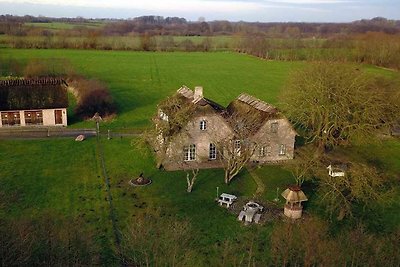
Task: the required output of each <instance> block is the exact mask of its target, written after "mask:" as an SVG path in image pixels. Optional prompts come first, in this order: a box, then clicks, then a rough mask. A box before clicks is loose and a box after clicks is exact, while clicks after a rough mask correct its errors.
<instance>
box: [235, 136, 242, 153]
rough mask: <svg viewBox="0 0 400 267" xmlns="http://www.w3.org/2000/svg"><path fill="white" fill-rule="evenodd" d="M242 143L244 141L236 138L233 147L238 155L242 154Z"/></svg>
mask: <svg viewBox="0 0 400 267" xmlns="http://www.w3.org/2000/svg"><path fill="white" fill-rule="evenodd" d="M241 143H242V142H241V141H240V140H239V139H237V140H234V144H233V148H234V151H235V153H236V154H237V155H238V156H240V149H241V147H242V144H241Z"/></svg>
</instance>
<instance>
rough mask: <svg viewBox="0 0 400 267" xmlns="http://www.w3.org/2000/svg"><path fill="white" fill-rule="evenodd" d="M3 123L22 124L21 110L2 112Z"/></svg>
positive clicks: (8, 124) (9, 124)
mask: <svg viewBox="0 0 400 267" xmlns="http://www.w3.org/2000/svg"><path fill="white" fill-rule="evenodd" d="M1 123H2V124H3V126H13V125H21V118H20V116H19V111H14V112H2V113H1Z"/></svg>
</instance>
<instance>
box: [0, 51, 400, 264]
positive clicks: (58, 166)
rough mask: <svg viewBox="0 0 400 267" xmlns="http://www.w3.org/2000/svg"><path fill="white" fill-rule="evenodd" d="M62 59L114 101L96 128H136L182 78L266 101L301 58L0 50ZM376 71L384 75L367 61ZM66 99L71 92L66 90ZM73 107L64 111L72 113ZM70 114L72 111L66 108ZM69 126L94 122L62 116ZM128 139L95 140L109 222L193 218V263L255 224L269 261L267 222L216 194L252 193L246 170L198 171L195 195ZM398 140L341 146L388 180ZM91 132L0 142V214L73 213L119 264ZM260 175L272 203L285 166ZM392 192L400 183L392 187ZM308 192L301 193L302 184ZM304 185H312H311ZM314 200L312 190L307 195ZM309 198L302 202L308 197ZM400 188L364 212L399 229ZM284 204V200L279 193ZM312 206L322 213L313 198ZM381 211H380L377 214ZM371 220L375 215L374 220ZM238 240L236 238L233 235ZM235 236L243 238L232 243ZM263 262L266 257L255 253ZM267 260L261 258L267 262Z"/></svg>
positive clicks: (213, 259) (104, 255)
mask: <svg viewBox="0 0 400 267" xmlns="http://www.w3.org/2000/svg"><path fill="white" fill-rule="evenodd" d="M8 57H15V58H17V59H19V60H24V61H27V60H29V59H30V58H67V59H69V60H70V61H71V63H72V64H73V65H74V66H75V68H76V69H77V71H78V72H80V73H83V74H85V75H86V76H88V77H91V78H96V79H100V80H102V81H104V82H106V83H107V84H108V85H109V87H110V89H111V93H112V95H113V97H114V98H115V101H116V103H117V105H118V116H117V117H116V118H115V119H114V120H113V121H111V122H104V123H103V125H102V126H101V127H102V129H107V128H110V129H113V130H121V129H122V128H126V129H132V128H142V127H146V126H148V125H149V123H150V117H151V116H152V114H154V112H155V110H156V105H157V103H158V102H159V101H160V100H161V99H163V98H165V97H166V96H168V95H170V94H172V93H174V92H175V91H176V90H177V89H178V88H179V87H180V86H181V85H183V84H185V85H187V86H189V87H192V88H193V87H194V86H196V85H202V86H203V87H204V93H205V96H206V97H208V98H210V99H213V100H215V101H217V102H219V103H220V104H222V105H227V104H228V103H229V102H230V101H231V100H232V99H234V98H235V97H237V96H238V95H239V94H240V93H241V92H248V93H250V94H253V95H255V96H257V97H259V98H261V99H263V100H265V101H267V102H270V103H273V104H276V105H278V106H279V103H278V98H277V96H278V94H279V92H280V90H281V88H282V86H283V85H284V83H285V80H286V79H287V78H288V75H289V73H290V71H291V70H295V69H297V68H301V67H302V66H304V64H305V63H302V62H278V61H264V60H260V59H258V58H255V57H251V56H247V55H243V54H236V53H231V52H224V53H222V52H218V53H180V52H174V53H151V52H150V53H145V52H116V51H108V52H107V51H84V50H12V49H0V58H8ZM365 67H366V68H367V69H368V70H369V71H371V72H373V73H379V74H381V73H384V74H387V73H389V72H388V71H385V70H382V69H378V68H375V67H371V66H365ZM70 100H71V101H70V103H71V104H72V107H73V105H74V99H73V97H72V96H70ZM70 111H72V108H71V109H69V112H70ZM70 114H71V112H70ZM69 121H70V122H72V125H71V127H87V126H92V124H93V122H82V121H78V120H76V118H74V117H73V116H70V117H69ZM131 141H132V140H131V139H130V138H115V139H112V140H110V141H108V140H105V139H104V140H102V144H103V146H104V154H105V164H106V167H107V171H108V175H109V177H110V182H111V193H112V196H113V205H114V210H115V216H116V219H117V221H116V226H117V228H118V229H119V230H120V231H122V232H123V233H124V232H125V231H126V230H127V229H128V227H129V225H130V223H132V220H134V218H135V216H137V215H138V214H141V213H144V212H147V211H149V210H154V209H161V210H162V211H163V212H164V213H165V214H164V216H174V218H177V219H182V220H187V221H189V222H190V225H191V234H192V235H193V241H192V243H191V246H192V249H193V250H194V251H195V255H194V256H193V257H194V261H195V262H197V263H198V265H201V266H204V265H211V266H215V265H216V263H217V262H219V261H218V260H219V258H220V255H219V254H218V253H219V252H221V250H220V248H219V247H218V246H219V245H220V244H221V242H223V241H225V240H242V239H243V238H245V237H246V236H247V235H248V234H250V233H254V232H257V233H258V234H259V240H258V241H259V242H258V244H259V245H260V247H259V250H257V252H256V253H258V254H259V255H263V256H262V257H261V258H262V259H264V260H265V259H266V262H267V259H268V257H269V256H268V255H269V253H270V251H269V247H268V242H269V241H268V240H269V239H268V237H269V235H270V233H271V229H272V228H273V226H274V224H273V223H268V224H267V225H265V226H256V227H244V226H242V225H241V224H240V223H238V222H237V221H236V218H235V215H233V214H230V213H229V212H227V211H226V210H225V209H223V208H220V207H218V206H217V205H216V203H215V202H214V198H215V196H216V187H219V192H220V193H221V192H227V193H233V194H236V195H238V196H240V197H245V198H250V197H251V196H252V195H253V194H254V193H255V191H256V184H255V182H254V181H253V179H252V177H251V175H250V174H249V173H248V172H247V171H243V172H242V173H241V174H240V175H239V176H238V177H237V178H236V179H235V180H234V181H233V182H232V184H231V185H229V186H226V185H225V184H224V183H223V171H222V170H201V171H200V174H199V178H198V181H197V183H196V184H195V187H194V190H193V192H192V193H190V194H189V193H186V180H185V174H184V173H183V172H164V171H160V170H158V169H156V168H155V164H154V160H153V158H152V156H150V155H146V154H145V153H143V151H139V150H138V149H137V148H135V147H134V146H132V145H131ZM399 144H400V143H399V141H398V140H395V139H390V140H388V141H385V142H383V143H382V144H377V145H374V146H368V147H352V148H350V149H346V150H345V151H344V152H343V153H349V155H350V156H354V157H359V158H362V159H363V160H365V161H366V162H369V163H371V164H375V165H377V166H380V167H381V168H382V169H384V170H385V172H387V173H389V174H390V175H391V176H392V177H393V178H395V179H398V173H399V172H400V153H399V151H400V147H399ZM97 152H98V151H97V148H96V140H95V139H89V140H86V141H84V142H82V143H76V142H74V141H73V139H49V140H36V141H29V140H26V141H2V140H0V158H1V159H2V160H1V161H0V183H1V187H0V218H5V219H7V220H11V221H12V220H19V219H21V218H31V219H35V218H36V217H40V216H45V215H46V214H51V213H55V214H59V215H60V216H62V217H64V218H66V219H67V220H74V219H75V218H80V220H81V221H80V222H81V225H82V229H86V230H87V231H90V232H92V233H93V234H94V236H95V245H94V250H95V253H97V254H98V255H100V256H99V264H101V265H118V261H117V260H116V259H115V258H113V257H112V256H111V255H112V253H113V251H114V250H115V246H114V235H113V229H112V224H111V221H110V210H109V205H108V201H107V192H106V186H105V183H104V179H103V177H102V173H101V169H100V162H99V160H98V158H97ZM141 172H144V175H145V176H146V177H150V178H151V179H152V180H153V183H152V184H151V185H149V186H146V187H132V186H130V185H129V184H128V181H129V179H131V178H132V177H135V176H137V175H139V174H140V173H141ZM254 172H255V173H256V174H257V176H258V177H260V179H261V180H262V181H263V182H264V184H265V187H266V191H265V192H264V193H263V195H262V196H260V198H261V199H262V200H263V201H271V200H273V199H274V198H275V197H276V188H277V187H279V190H280V192H281V191H282V190H283V189H284V188H285V187H286V186H287V185H288V184H291V183H293V178H292V176H291V174H290V173H289V172H287V171H285V170H283V169H282V168H281V167H279V166H265V167H261V168H257V169H256V170H254ZM396 190H398V188H396ZM306 193H308V192H306ZM310 193H311V192H310ZM308 196H309V197H310V198H313V195H312V194H310V195H308ZM313 201H315V200H314V199H310V201H309V203H308V204H307V205H310V206H311V205H314V204H315V202H313ZM399 202H400V199H399V194H398V191H397V195H396V197H395V204H391V205H388V206H386V211H388V212H387V213H384V214H383V215H382V216H381V214H380V213H379V212H376V213H374V214H373V215H371V218H373V220H374V221H376V222H377V223H378V224H379V223H382V225H384V226H383V227H382V229H383V228H385V230H387V231H391V230H393V229H396V227H397V226H398V225H399V223H400V218H399V216H398V212H397V211H398V208H399V207H398V203H399ZM280 203H281V204H282V203H283V200H282V198H281V202H280ZM307 209H308V210H309V211H311V212H320V211H319V210H317V209H313V207H312V206H311V207H310V208H307ZM377 217H380V218H377ZM375 219H376V220H375ZM235 242H237V241H235ZM239 243H240V242H239ZM261 262H262V263H265V262H264V261H261ZM264 265H266V263H265V264H264Z"/></svg>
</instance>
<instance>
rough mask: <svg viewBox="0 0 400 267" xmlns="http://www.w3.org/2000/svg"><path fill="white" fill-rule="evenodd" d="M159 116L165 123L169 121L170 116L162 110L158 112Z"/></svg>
mask: <svg viewBox="0 0 400 267" xmlns="http://www.w3.org/2000/svg"><path fill="white" fill-rule="evenodd" d="M158 115H159V117H160V119H162V120H163V121H168V115H167V114H165V113H164V112H163V111H162V110H161V109H160V110H159V111H158Z"/></svg>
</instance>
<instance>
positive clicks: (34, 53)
mask: <svg viewBox="0 0 400 267" xmlns="http://www.w3.org/2000/svg"><path fill="white" fill-rule="evenodd" d="M0 57H4V58H7V57H14V58H16V59H19V60H22V61H28V60H29V59H31V58H66V59H68V60H69V61H70V62H71V63H72V65H73V66H74V67H75V68H76V70H77V72H78V73H83V74H84V75H86V76H88V77H91V78H95V79H99V80H101V81H104V82H106V83H107V85H108V86H109V87H110V90H111V93H112V95H113V97H114V99H115V102H116V103H117V106H118V117H117V118H116V119H115V120H113V121H112V122H110V123H106V127H110V128H137V127H145V126H147V125H149V119H150V118H151V116H152V115H153V114H154V112H155V110H156V105H157V103H158V102H159V101H160V100H162V99H164V98H165V97H166V96H168V95H171V94H173V93H174V92H175V91H176V90H177V89H179V87H180V86H182V85H186V86H189V87H191V88H193V87H194V86H196V85H202V86H203V88H204V94H205V96H206V97H207V98H210V99H212V100H214V101H216V102H218V103H220V104H222V105H225V106H226V105H227V104H228V103H229V102H230V101H231V100H233V99H234V98H236V97H237V96H238V95H239V94H240V93H242V92H248V93H250V94H254V95H256V96H257V97H259V98H261V99H263V100H265V101H267V102H271V103H273V104H277V102H278V100H277V95H278V93H279V89H280V88H281V87H282V86H283V84H284V82H285V80H286V78H287V77H288V74H289V72H290V71H291V70H293V69H295V68H298V67H301V66H302V64H304V63H300V62H278V61H268V62H266V61H264V60H260V59H258V58H255V57H251V56H248V55H244V54H237V53H231V52H225V53H222V52H221V53H200V52H199V53H197V52H196V53H181V52H174V53H158V52H156V53H152V52H147V53H146V52H119V51H108V52H107V51H79V50H13V49H1V50H0ZM83 125H85V123H78V124H75V125H73V127H82V126H83Z"/></svg>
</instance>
